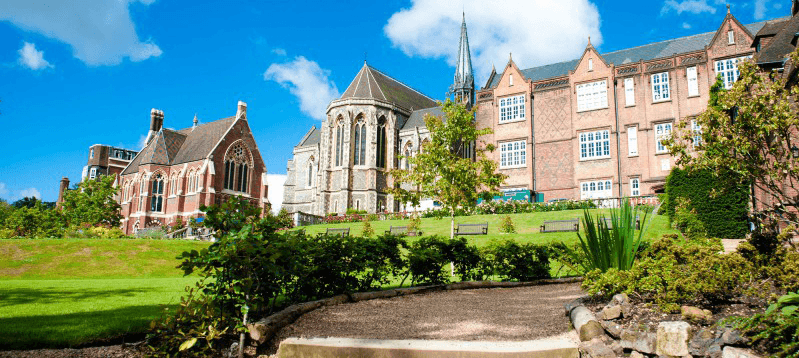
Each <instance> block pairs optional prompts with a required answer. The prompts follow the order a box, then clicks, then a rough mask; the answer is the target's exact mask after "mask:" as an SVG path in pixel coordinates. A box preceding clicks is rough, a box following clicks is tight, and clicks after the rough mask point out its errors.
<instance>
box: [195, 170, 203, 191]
mask: <svg viewBox="0 0 799 358" xmlns="http://www.w3.org/2000/svg"><path fill="white" fill-rule="evenodd" d="M200 180H202V176H201V175H200V172H199V171H198V172H195V173H194V188H193V191H194V192H195V193H197V192H199V191H200Z"/></svg>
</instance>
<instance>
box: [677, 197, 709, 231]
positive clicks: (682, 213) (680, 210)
mask: <svg viewBox="0 0 799 358" xmlns="http://www.w3.org/2000/svg"><path fill="white" fill-rule="evenodd" d="M671 225H672V227H674V228H675V229H677V230H680V232H682V233H683V234H685V236H687V237H689V238H703V237H707V231H706V230H705V224H704V223H703V222H702V220H699V215H697V213H696V209H694V208H693V207H691V200H690V199H688V198H683V197H678V198H676V200H675V205H674V215H673V216H672V217H671Z"/></svg>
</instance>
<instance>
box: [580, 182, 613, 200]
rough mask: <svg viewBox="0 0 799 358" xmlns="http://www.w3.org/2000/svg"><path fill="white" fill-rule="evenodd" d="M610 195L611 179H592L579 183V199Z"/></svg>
mask: <svg viewBox="0 0 799 358" xmlns="http://www.w3.org/2000/svg"><path fill="white" fill-rule="evenodd" d="M611 197H613V181H611V180H593V181H584V182H581V183H580V200H590V199H605V198H611Z"/></svg>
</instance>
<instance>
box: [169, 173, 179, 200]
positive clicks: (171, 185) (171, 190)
mask: <svg viewBox="0 0 799 358" xmlns="http://www.w3.org/2000/svg"><path fill="white" fill-rule="evenodd" d="M177 182H178V179H177V174H172V178H170V179H169V195H170V196H172V195H175V192H176V189H175V187H176V186H177Z"/></svg>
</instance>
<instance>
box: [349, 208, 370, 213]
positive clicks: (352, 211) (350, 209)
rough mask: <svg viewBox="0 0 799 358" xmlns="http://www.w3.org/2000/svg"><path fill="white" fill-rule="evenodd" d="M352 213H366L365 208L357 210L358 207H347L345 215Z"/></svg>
mask: <svg viewBox="0 0 799 358" xmlns="http://www.w3.org/2000/svg"><path fill="white" fill-rule="evenodd" d="M354 214H358V215H365V214H366V210H358V209H355V208H347V215H354Z"/></svg>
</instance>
